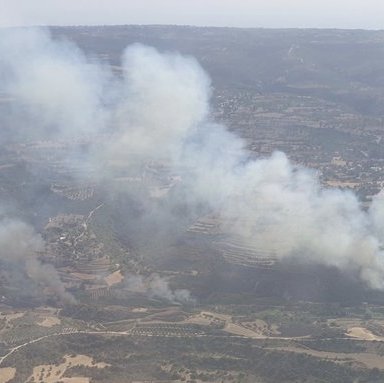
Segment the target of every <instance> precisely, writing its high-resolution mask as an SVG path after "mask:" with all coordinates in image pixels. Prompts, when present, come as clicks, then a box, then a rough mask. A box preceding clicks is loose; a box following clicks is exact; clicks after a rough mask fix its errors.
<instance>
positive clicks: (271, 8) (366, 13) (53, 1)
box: [0, 0, 384, 29]
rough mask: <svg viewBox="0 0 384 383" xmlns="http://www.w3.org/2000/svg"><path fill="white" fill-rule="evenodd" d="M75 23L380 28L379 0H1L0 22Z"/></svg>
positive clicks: (382, 8) (383, 2) (383, 5)
mask: <svg viewBox="0 0 384 383" xmlns="http://www.w3.org/2000/svg"><path fill="white" fill-rule="evenodd" d="M79 24H189V25H212V26H238V27H273V28H281V27H305V28H307V27H317V28H364V29H384V0H0V26H10V25H79Z"/></svg>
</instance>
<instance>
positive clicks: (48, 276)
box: [0, 219, 74, 303]
mask: <svg viewBox="0 0 384 383" xmlns="http://www.w3.org/2000/svg"><path fill="white" fill-rule="evenodd" d="M43 250H44V241H43V239H42V238H41V236H40V235H38V234H37V233H36V232H35V231H34V229H33V228H32V227H31V226H30V225H27V224H26V223H24V222H20V221H17V220H8V219H3V220H1V221H0V261H1V262H2V263H3V266H4V264H5V265H6V266H7V268H8V269H10V270H12V269H13V272H15V271H17V270H18V271H19V272H22V273H25V274H26V276H28V277H29V278H31V279H32V280H33V281H34V282H36V283H37V284H38V285H41V287H43V288H45V287H48V288H49V289H50V290H51V293H53V294H54V295H56V296H57V297H58V298H59V299H61V300H62V301H63V302H67V303H68V302H71V303H73V302H74V298H73V297H72V296H71V294H69V293H67V292H66V291H65V287H64V285H63V284H62V282H61V280H60V277H59V275H58V273H57V271H56V270H55V268H54V267H53V266H51V265H49V264H43V263H42V262H41V261H40V260H39V258H38V254H39V253H41V252H42V251H43ZM14 277H15V275H13V273H12V272H11V273H10V279H11V280H10V281H9V282H10V283H11V285H12V279H13V278H14ZM15 287H17V288H20V287H22V286H15ZM30 293H32V291H30Z"/></svg>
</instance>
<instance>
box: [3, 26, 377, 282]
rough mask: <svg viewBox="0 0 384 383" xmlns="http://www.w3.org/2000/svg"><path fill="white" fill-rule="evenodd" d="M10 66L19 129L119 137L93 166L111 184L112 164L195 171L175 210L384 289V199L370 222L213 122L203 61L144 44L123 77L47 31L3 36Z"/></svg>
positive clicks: (347, 196) (347, 202) (335, 194)
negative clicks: (196, 212) (181, 207)
mask: <svg viewBox="0 0 384 383" xmlns="http://www.w3.org/2000/svg"><path fill="white" fill-rule="evenodd" d="M25 47H26V48H25ZM18 52H22V53H21V54H20V53H18ZM0 57H2V59H1V61H0V69H1V70H0V72H1V73H2V75H3V76H4V74H6V78H7V80H6V81H5V86H4V87H3V91H4V92H6V93H7V94H10V95H11V96H12V97H13V98H14V100H15V102H16V104H20V105H23V111H24V112H23V113H22V114H21V115H17V116H13V117H12V118H14V122H15V124H14V126H24V124H25V123H27V124H28V126H32V127H39V129H41V127H43V134H47V135H49V136H53V137H54V138H55V139H57V140H59V139H62V138H63V137H68V136H71V137H76V136H81V135H84V134H88V135H97V134H98V133H100V132H108V135H107V137H106V138H105V139H104V140H103V144H102V145H101V146H100V145H99V146H98V149H97V155H96V154H94V155H91V156H90V157H89V158H88V159H87V160H88V161H89V162H90V163H91V164H93V165H94V166H98V167H100V169H101V172H100V174H103V175H105V174H107V173H108V171H109V168H108V167H103V166H104V165H105V164H108V163H123V164H125V166H127V167H131V166H136V164H138V163H140V162H143V161H149V160H161V161H164V162H166V163H167V164H169V166H170V167H171V168H172V169H174V172H175V173H177V171H178V169H180V168H184V169H188V172H187V174H185V175H183V176H182V186H183V193H177V192H175V195H174V198H175V200H184V202H186V203H187V204H188V206H190V207H191V209H193V207H195V206H205V208H206V210H209V211H213V212H215V213H218V214H220V216H221V218H222V220H223V222H224V226H225V228H226V231H227V232H228V233H229V234H232V235H236V236H239V237H240V238H242V239H243V240H244V241H245V242H247V241H252V243H256V244H257V246H258V247H259V248H260V249H263V250H265V251H270V252H273V253H274V254H275V255H276V256H277V257H278V258H280V259H283V258H294V259H295V260H296V261H299V262H305V263H314V264H323V265H327V266H334V267H337V268H339V269H341V270H347V271H352V272H354V273H357V274H358V275H359V277H360V278H361V279H362V280H363V281H364V282H366V284H367V285H368V286H370V287H372V288H378V289H383V288H384V278H383V276H384V262H383V252H382V250H381V247H382V246H383V241H384V225H383V224H384V198H383V197H382V195H379V196H377V197H376V198H375V200H374V202H373V203H372V206H371V208H370V210H369V211H368V212H365V211H363V210H362V209H361V207H360V203H359V200H358V198H357V197H356V195H354V194H353V193H352V192H348V191H340V190H338V189H324V188H322V187H321V186H320V183H319V180H318V178H317V175H316V174H315V172H313V171H311V170H310V169H306V168H303V167H301V166H297V165H294V164H292V163H291V162H290V161H289V160H288V159H287V157H286V155H284V154H283V153H280V152H276V153H274V154H273V155H272V156H271V157H270V158H263V159H258V160H250V159H249V153H248V152H247V151H246V150H245V145H244V142H243V140H242V139H240V138H239V137H237V136H236V135H235V134H233V133H231V132H229V131H228V130H227V129H226V128H225V127H223V126H221V125H218V124H215V123H214V122H213V121H211V119H210V114H209V98H210V81H209V79H208V77H207V75H206V74H205V73H204V71H203V70H202V69H201V67H200V66H199V64H198V63H197V62H196V61H195V60H194V59H193V58H190V57H183V56H180V55H178V54H169V53H159V52H158V51H156V50H155V49H153V48H149V47H145V46H141V45H134V46H131V47H128V48H127V49H126V51H125V52H124V54H123V57H122V68H123V71H122V73H123V74H122V78H116V77H113V76H112V75H111V71H110V70H109V69H108V68H105V67H103V66H102V65H100V64H97V63H95V62H92V61H90V60H89V59H88V58H86V57H85V55H84V54H83V53H82V52H80V51H79V49H78V48H76V47H75V46H73V45H72V44H69V43H68V42H63V41H53V40H52V39H51V38H50V37H49V34H48V33H47V32H44V31H40V30H21V31H18V32H17V33H16V36H15V35H14V34H13V33H12V34H9V33H5V32H1V36H0ZM23 119H24V120H23ZM12 134H14V135H18V134H19V133H18V132H17V131H16V132H12ZM25 134H26V135H27V136H28V134H29V133H28V132H26V133H25ZM170 209H171V207H170ZM127 219H129V217H127ZM143 230H145V228H143ZM148 240H149V239H148Z"/></svg>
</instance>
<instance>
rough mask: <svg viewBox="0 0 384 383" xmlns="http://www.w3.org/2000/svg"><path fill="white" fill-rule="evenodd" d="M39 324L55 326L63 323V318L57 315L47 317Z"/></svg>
mask: <svg viewBox="0 0 384 383" xmlns="http://www.w3.org/2000/svg"><path fill="white" fill-rule="evenodd" d="M37 324H38V325H39V326H42V327H53V326H56V325H59V324H61V320H60V319H59V318H57V317H46V318H44V319H43V321H42V322H39V323H37Z"/></svg>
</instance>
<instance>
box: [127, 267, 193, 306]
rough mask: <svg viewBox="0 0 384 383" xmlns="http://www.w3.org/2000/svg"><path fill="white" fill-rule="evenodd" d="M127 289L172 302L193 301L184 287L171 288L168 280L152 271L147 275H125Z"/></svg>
mask: <svg viewBox="0 0 384 383" xmlns="http://www.w3.org/2000/svg"><path fill="white" fill-rule="evenodd" d="M124 283H125V286H126V288H127V290H128V291H130V292H134V293H141V294H145V295H147V296H149V297H152V298H161V299H166V300H168V301H170V302H173V303H193V302H194V301H195V300H194V298H192V296H191V293H190V292H189V291H188V290H186V289H174V290H173V289H171V288H170V286H169V281H168V280H167V279H166V278H162V277H161V276H160V275H158V274H156V273H154V274H151V275H149V276H148V277H143V276H142V275H133V274H129V275H126V276H125V280H124Z"/></svg>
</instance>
